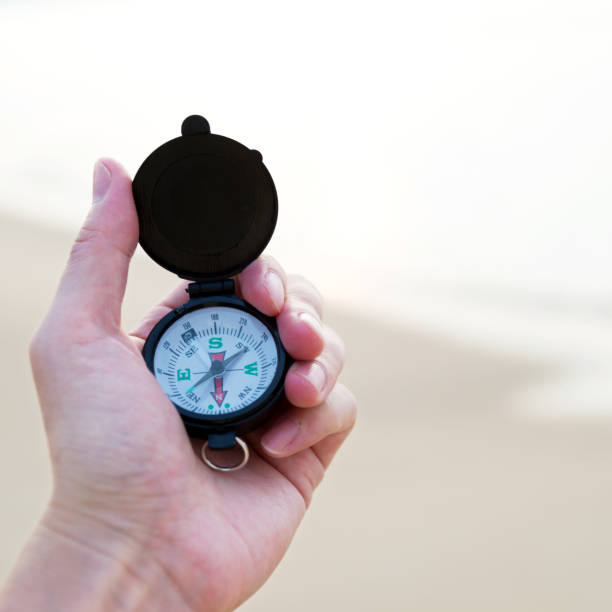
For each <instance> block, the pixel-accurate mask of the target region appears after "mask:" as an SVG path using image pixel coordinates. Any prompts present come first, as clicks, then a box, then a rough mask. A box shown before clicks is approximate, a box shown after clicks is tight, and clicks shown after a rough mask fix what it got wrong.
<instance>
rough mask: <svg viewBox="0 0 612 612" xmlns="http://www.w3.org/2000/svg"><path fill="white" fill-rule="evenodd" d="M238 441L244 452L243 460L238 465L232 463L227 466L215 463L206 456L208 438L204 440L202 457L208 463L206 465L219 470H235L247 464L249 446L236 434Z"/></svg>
mask: <svg viewBox="0 0 612 612" xmlns="http://www.w3.org/2000/svg"><path fill="white" fill-rule="evenodd" d="M236 442H237V444H238V446H240V448H241V449H242V452H243V454H244V457H243V458H242V461H241V462H240V463H237V464H236V465H230V466H227V467H226V466H223V465H217V464H216V463H213V462H212V461H211V460H210V459H209V458H208V457H207V456H206V449H207V448H208V440H206V442H204V446H203V447H202V459H204V463H206V465H207V466H208V467H209V468H211V469H213V470H216V471H217V472H235V471H236V470H240V469H241V468H243V467H244V466H245V465H246V464H247V461H248V460H249V447H248V446H247V444H246V442H245V441H244V440H241V439H240V438H239V437H238V436H236Z"/></svg>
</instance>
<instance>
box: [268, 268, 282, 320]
mask: <svg viewBox="0 0 612 612" xmlns="http://www.w3.org/2000/svg"><path fill="white" fill-rule="evenodd" d="M266 289H267V291H268V295H269V296H270V299H271V300H272V302H274V306H276V309H277V310H278V311H279V312H280V311H281V310H282V308H283V305H284V304H285V287H284V285H283V281H282V280H281V278H280V276H279V275H278V274H277V273H276V272H274V271H273V270H270V271H269V272H268V273H267V274H266Z"/></svg>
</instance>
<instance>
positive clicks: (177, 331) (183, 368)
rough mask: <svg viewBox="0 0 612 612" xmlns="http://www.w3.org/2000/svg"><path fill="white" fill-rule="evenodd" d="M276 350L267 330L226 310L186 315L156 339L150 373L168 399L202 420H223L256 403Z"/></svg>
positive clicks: (274, 369)
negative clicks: (204, 417)
mask: <svg viewBox="0 0 612 612" xmlns="http://www.w3.org/2000/svg"><path fill="white" fill-rule="evenodd" d="M278 358H279V355H278V348H277V346H276V342H275V339H274V337H273V336H272V334H271V333H270V330H269V329H268V328H267V326H266V325H264V323H262V322H261V321H260V320H259V319H257V318H256V317H254V316H253V315H251V314H250V313H248V312H246V311H244V310H242V309H239V308H233V307H230V306H207V307H203V308H198V309H196V310H192V311H190V312H187V313H186V314H184V315H183V316H182V317H180V318H179V319H176V320H175V321H174V322H173V323H171V324H170V326H169V327H168V328H167V329H166V330H165V331H164V332H163V334H162V335H161V337H160V339H159V342H158V343H157V346H156V347H155V354H154V359H153V368H154V374H155V377H156V378H157V380H158V382H159V384H160V385H161V387H162V389H163V390H164V391H165V393H166V395H168V397H169V398H170V400H171V401H172V402H173V403H174V404H176V405H177V406H179V407H180V408H181V409H182V410H183V411H188V412H191V413H195V414H197V415H201V416H207V415H211V416H216V415H218V416H222V415H223V416H228V415H230V414H231V413H234V412H238V411H242V410H244V409H246V408H248V407H249V406H250V405H251V404H253V403H254V402H256V401H257V400H259V399H260V398H261V397H262V396H263V395H264V394H266V392H267V391H268V390H270V386H271V384H272V382H273V381H274V380H275V378H276V377H275V374H276V372H277V370H278V360H279V359H278Z"/></svg>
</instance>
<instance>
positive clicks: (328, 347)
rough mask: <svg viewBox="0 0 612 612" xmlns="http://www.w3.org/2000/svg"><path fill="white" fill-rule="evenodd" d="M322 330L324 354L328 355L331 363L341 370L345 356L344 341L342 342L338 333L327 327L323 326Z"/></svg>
mask: <svg viewBox="0 0 612 612" xmlns="http://www.w3.org/2000/svg"><path fill="white" fill-rule="evenodd" d="M323 329H324V332H325V352H327V353H329V355H330V356H331V358H332V359H333V361H334V362H335V363H336V364H337V366H338V367H339V368H340V369H341V368H342V364H343V363H344V358H345V354H346V347H345V345H344V340H342V338H341V337H340V335H339V334H338V332H337V331H336V330H335V329H333V328H332V327H330V326H329V325H325V326H324V328H323Z"/></svg>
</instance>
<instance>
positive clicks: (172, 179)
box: [132, 115, 278, 280]
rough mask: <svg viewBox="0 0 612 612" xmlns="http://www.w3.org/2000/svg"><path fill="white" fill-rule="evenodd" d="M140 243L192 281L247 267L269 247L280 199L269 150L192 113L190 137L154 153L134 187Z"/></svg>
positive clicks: (186, 126)
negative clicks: (215, 129) (216, 129)
mask: <svg viewBox="0 0 612 612" xmlns="http://www.w3.org/2000/svg"><path fill="white" fill-rule="evenodd" d="M132 189H133V193H134V201H135V203H136V210H137V213H138V221H139V228H140V245H141V246H142V248H143V249H144V250H145V252H146V253H147V254H148V255H149V256H150V257H151V258H152V259H153V260H155V261H156V262H157V263H158V264H160V265H161V266H163V267H164V268H166V269H167V270H170V271H172V272H175V273H176V274H178V275H179V276H181V277H182V278H186V279H190V280H215V279H221V278H227V277H228V276H232V275H233V274H236V273H238V272H240V270H242V269H243V268H244V267H246V266H247V265H248V264H249V263H251V262H252V261H253V260H254V259H256V258H257V257H258V256H259V254H260V253H261V252H262V251H263V250H264V248H265V247H266V245H267V244H268V242H269V241H270V238H271V237H272V233H273V232H274V227H275V226H276V218H277V214H278V199H277V195H276V189H275V187H274V182H273V181H272V177H271V176H270V173H269V172H268V170H267V168H266V167H265V166H264V164H263V162H262V157H261V154H260V153H259V152H258V151H254V150H251V149H249V148H248V147H245V146H244V145H242V144H240V143H239V142H236V141H235V140H232V139H230V138H226V137H225V136H220V135H218V134H211V133H210V128H209V127H208V122H207V121H206V119H204V117H199V116H197V115H192V116H190V117H187V119H185V121H184V122H183V125H182V136H180V137H178V138H175V139H173V140H170V141H169V142H167V143H165V144H163V145H162V146H161V147H159V148H158V149H156V150H155V151H153V153H151V155H149V157H147V159H146V160H145V161H144V162H143V164H142V165H141V166H140V168H139V169H138V172H137V173H136V176H135V177H134V182H133V185H132Z"/></svg>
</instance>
